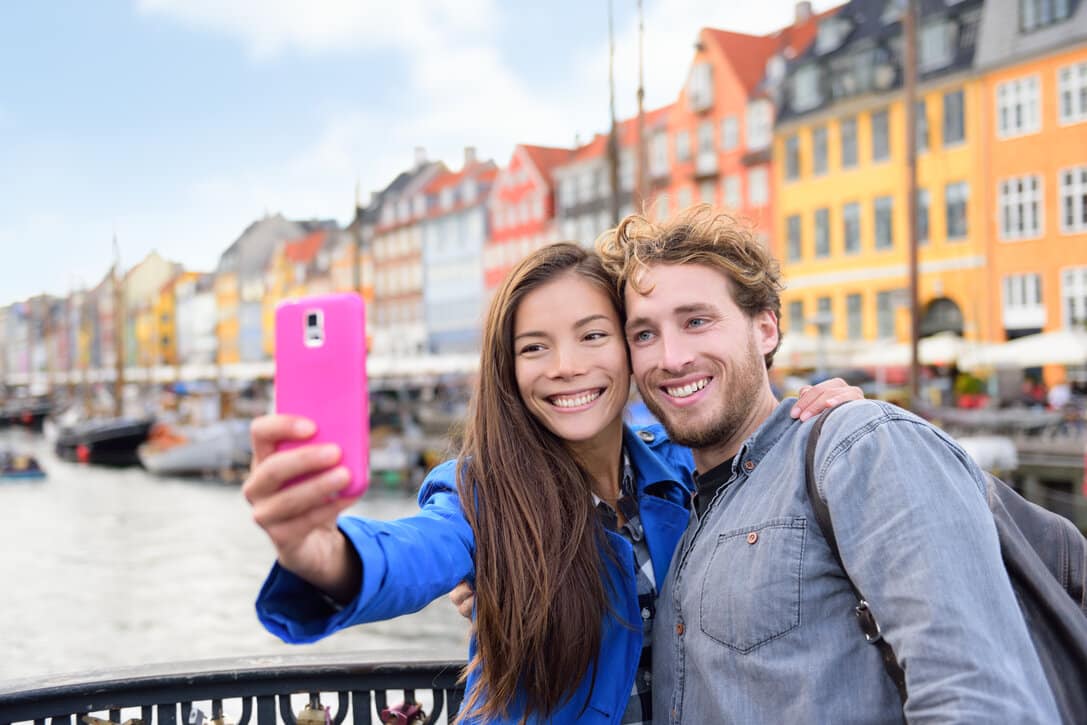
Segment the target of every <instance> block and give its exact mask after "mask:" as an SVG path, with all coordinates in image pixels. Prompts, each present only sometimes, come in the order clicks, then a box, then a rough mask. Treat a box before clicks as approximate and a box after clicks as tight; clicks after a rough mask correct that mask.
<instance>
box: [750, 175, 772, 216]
mask: <svg viewBox="0 0 1087 725" xmlns="http://www.w3.org/2000/svg"><path fill="white" fill-rule="evenodd" d="M747 203H748V204H750V205H751V206H753V207H764V206H766V205H767V204H769V203H770V182H769V174H767V172H766V167H765V166H759V167H756V168H754V169H751V171H750V172H748V174H747Z"/></svg>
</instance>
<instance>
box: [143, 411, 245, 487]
mask: <svg viewBox="0 0 1087 725" xmlns="http://www.w3.org/2000/svg"><path fill="white" fill-rule="evenodd" d="M249 423H250V421H249V420H245V419H230V420H222V421H215V422H212V423H207V424H204V425H198V426H196V425H193V426H183V425H175V424H172V423H158V424H156V425H155V426H154V427H153V428H152V429H151V434H150V436H148V439H147V442H146V443H144V444H143V445H141V446H140V447H139V450H138V451H137V453H138V455H139V457H140V463H142V464H143V467H144V468H146V469H147V470H148V471H150V472H151V473H154V474H157V475H160V476H188V475H206V474H220V473H224V472H227V471H237V470H239V469H245V468H247V467H248V466H249V461H250V458H251V457H252V443H251V441H250V438H249Z"/></svg>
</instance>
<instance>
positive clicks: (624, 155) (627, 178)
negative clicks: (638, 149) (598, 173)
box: [619, 149, 634, 191]
mask: <svg viewBox="0 0 1087 725" xmlns="http://www.w3.org/2000/svg"><path fill="white" fill-rule="evenodd" d="M619 188H620V189H622V190H623V191H630V190H631V189H633V188H634V151H633V150H632V149H624V150H623V151H622V152H620V154H619Z"/></svg>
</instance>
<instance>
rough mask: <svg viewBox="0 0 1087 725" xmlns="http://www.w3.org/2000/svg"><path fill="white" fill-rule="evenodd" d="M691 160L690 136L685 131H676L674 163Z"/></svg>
mask: <svg viewBox="0 0 1087 725" xmlns="http://www.w3.org/2000/svg"><path fill="white" fill-rule="evenodd" d="M690 160H691V134H690V132H689V131H687V130H682V131H676V161H679V162H681V163H682V162H686V161H690Z"/></svg>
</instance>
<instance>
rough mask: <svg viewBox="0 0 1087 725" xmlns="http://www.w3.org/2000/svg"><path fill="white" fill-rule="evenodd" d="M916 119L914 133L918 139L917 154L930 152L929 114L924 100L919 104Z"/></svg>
mask: <svg viewBox="0 0 1087 725" xmlns="http://www.w3.org/2000/svg"><path fill="white" fill-rule="evenodd" d="M915 119H916V125H915V126H914V133H915V138H916V139H917V153H923V152H925V151H928V112H927V110H926V108H925V99H924V98H922V99H921V100H920V101H918V102H917V115H916V116H915Z"/></svg>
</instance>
